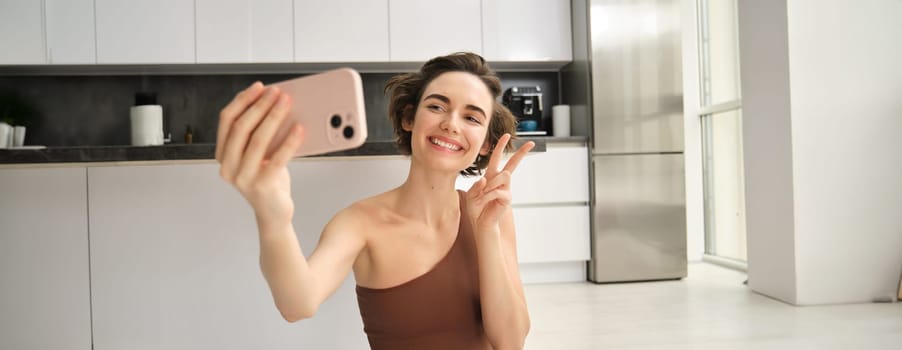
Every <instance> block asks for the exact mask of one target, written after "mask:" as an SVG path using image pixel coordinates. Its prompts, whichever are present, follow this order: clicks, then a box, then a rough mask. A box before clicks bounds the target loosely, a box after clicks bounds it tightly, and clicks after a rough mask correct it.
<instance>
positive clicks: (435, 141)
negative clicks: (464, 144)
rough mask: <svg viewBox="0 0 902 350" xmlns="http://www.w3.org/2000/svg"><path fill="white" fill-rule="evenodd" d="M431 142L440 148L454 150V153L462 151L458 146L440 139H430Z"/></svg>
mask: <svg viewBox="0 0 902 350" xmlns="http://www.w3.org/2000/svg"><path fill="white" fill-rule="evenodd" d="M429 140H430V141H432V143H433V144H435V145H439V146H441V147H444V148H447V149H450V150H452V151H457V150H460V147H458V146H457V145H454V144H450V143H447V142H443V141H441V140H439V139H437V138H434V137H430V138H429Z"/></svg>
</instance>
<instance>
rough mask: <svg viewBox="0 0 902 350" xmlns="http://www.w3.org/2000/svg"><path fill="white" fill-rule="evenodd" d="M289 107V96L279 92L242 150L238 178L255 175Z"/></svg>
mask: <svg viewBox="0 0 902 350" xmlns="http://www.w3.org/2000/svg"><path fill="white" fill-rule="evenodd" d="M290 108H291V98H289V97H288V95H285V94H281V93H280V94H279V97H278V98H277V101H276V103H275V105H273V107H272V109H270V110H269V113H267V114H266V116H265V117H264V118H263V120H262V121H261V122H260V125H258V126H257V128H256V129H254V133H253V134H252V135H251V137H250V140H249V141H248V145H247V148H246V149H245V150H244V158H243V159H242V160H241V165H240V168H239V169H238V171H239V173H238V178H244V179H245V180H249V179H253V178H255V177H256V176H257V171H259V169H260V165H261V164H262V163H261V162H262V161H263V157H264V155H265V153H266V150H267V149H268V148H269V144H270V143H272V141H273V136H274V135H275V134H276V132H277V131H278V130H279V128H280V127H282V121H284V120H285V118H286V116H287V115H288V111H289V109H290Z"/></svg>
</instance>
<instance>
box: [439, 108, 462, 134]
mask: <svg viewBox="0 0 902 350" xmlns="http://www.w3.org/2000/svg"><path fill="white" fill-rule="evenodd" d="M457 119H458V115H457V113H454V112H452V113H449V114H448V116H446V117H445V119H444V120H442V124H441V128H442V130H445V131H447V132H449V133H453V134H457V133H459V132H460V127H459V125H458V124H457V123H458V122H457Z"/></svg>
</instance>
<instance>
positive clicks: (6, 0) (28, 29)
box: [0, 0, 47, 64]
mask: <svg viewBox="0 0 902 350" xmlns="http://www.w3.org/2000/svg"><path fill="white" fill-rule="evenodd" d="M44 47H45V46H44V8H43V2H41V1H33V0H3V1H2V2H0V50H2V51H3V52H2V53H0V64H44V63H46V62H47V58H46V56H45V50H44Z"/></svg>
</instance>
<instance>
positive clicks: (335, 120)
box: [329, 114, 341, 129]
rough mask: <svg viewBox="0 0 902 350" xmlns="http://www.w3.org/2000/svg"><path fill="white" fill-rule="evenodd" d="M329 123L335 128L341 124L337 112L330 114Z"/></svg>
mask: <svg viewBox="0 0 902 350" xmlns="http://www.w3.org/2000/svg"><path fill="white" fill-rule="evenodd" d="M329 124H332V127H333V128H336V129H337V128H338V127H339V126H341V116H340V115H338V114H334V115H332V119H329Z"/></svg>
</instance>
